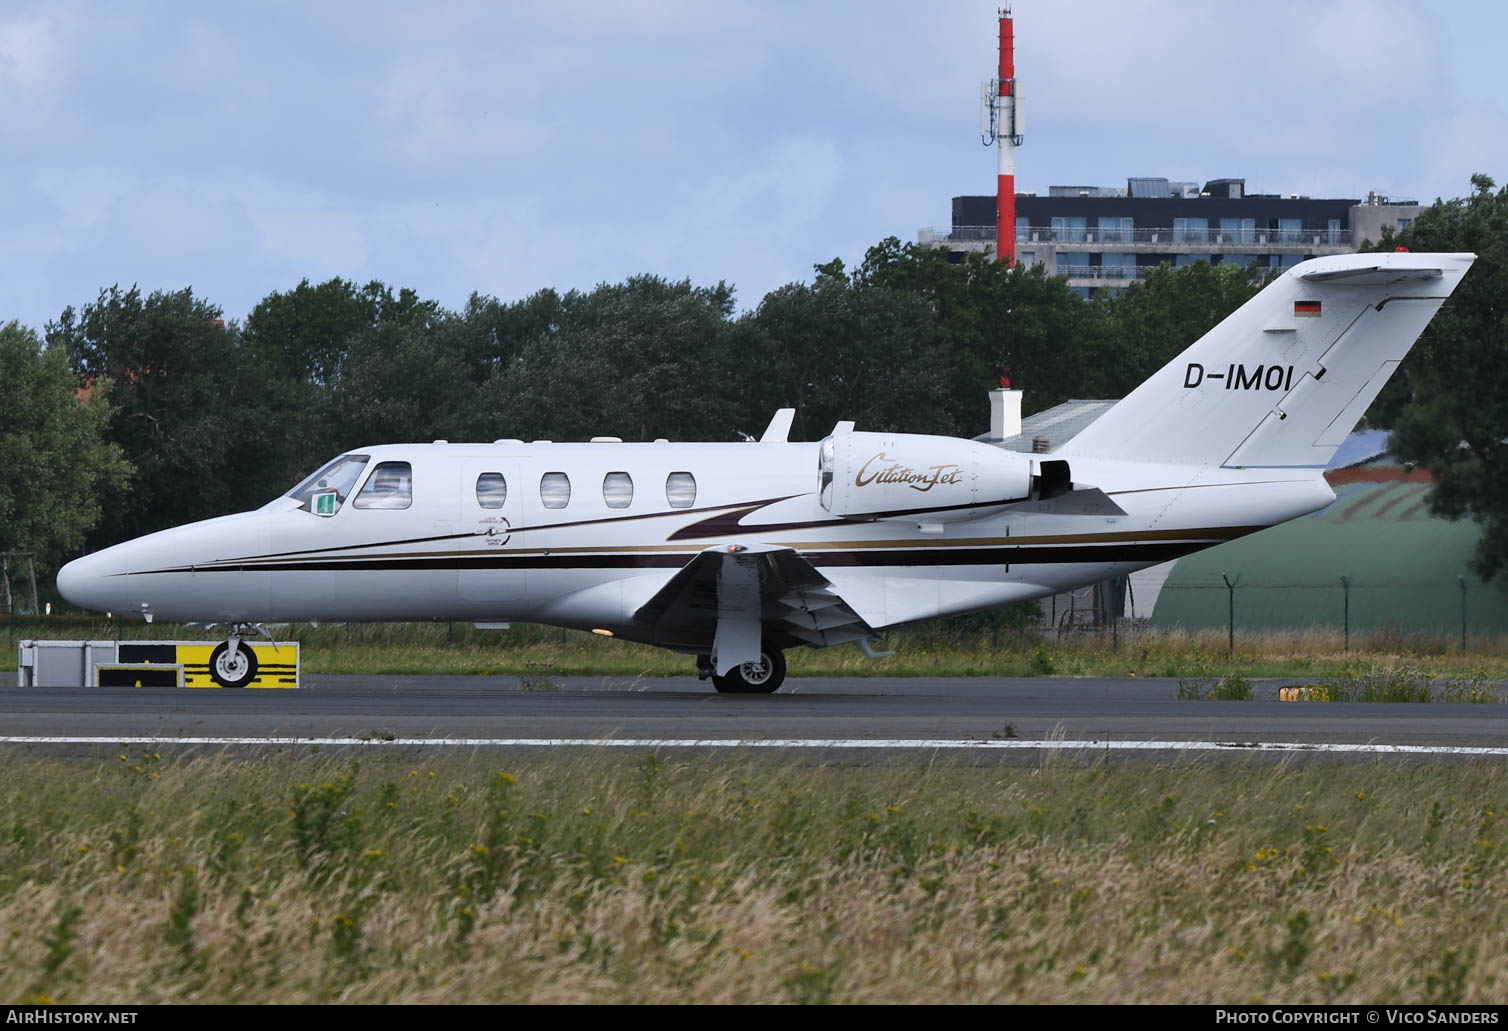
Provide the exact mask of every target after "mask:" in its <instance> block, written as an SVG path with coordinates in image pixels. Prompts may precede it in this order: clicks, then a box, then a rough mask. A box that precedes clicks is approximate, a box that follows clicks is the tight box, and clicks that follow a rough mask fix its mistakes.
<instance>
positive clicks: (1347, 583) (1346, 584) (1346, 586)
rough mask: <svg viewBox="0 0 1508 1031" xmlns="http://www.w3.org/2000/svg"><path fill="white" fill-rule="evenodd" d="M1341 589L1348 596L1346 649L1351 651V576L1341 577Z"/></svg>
mask: <svg viewBox="0 0 1508 1031" xmlns="http://www.w3.org/2000/svg"><path fill="white" fill-rule="evenodd" d="M1340 589H1341V591H1342V592H1343V593H1344V594H1345V597H1346V616H1345V620H1346V624H1345V625H1346V651H1350V650H1351V578H1350V577H1349V576H1343V577H1341V578H1340Z"/></svg>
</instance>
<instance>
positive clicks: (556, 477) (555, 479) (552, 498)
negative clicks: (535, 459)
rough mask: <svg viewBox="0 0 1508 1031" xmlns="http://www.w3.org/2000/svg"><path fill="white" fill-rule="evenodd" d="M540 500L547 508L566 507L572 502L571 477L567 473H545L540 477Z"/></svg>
mask: <svg viewBox="0 0 1508 1031" xmlns="http://www.w3.org/2000/svg"><path fill="white" fill-rule="evenodd" d="M539 501H540V504H542V505H544V506H545V507H546V508H565V507H566V506H567V505H569V504H570V503H571V478H570V477H569V476H567V475H566V474H565V473H545V474H544V475H543V476H541V477H540V478H539Z"/></svg>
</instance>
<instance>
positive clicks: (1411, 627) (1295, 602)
mask: <svg viewBox="0 0 1508 1031" xmlns="http://www.w3.org/2000/svg"><path fill="white" fill-rule="evenodd" d="M1329 477H1330V479H1331V486H1332V487H1333V488H1334V489H1335V492H1336V495H1337V497H1336V500H1335V501H1334V502H1333V503H1332V504H1331V505H1330V506H1329V507H1327V508H1325V509H1322V510H1321V511H1319V512H1316V513H1314V514H1313V515H1309V516H1305V517H1303V518H1300V519H1295V520H1293V521H1292V522H1288V523H1284V524H1282V525H1280V526H1274V527H1272V528H1270V529H1267V530H1263V531H1262V532H1260V533H1255V534H1252V535H1251V536H1249V537H1243V538H1241V539H1239V540H1235V541H1231V542H1229V543H1227V544H1222V545H1220V546H1219V547H1215V548H1211V549H1209V550H1208V551H1202V552H1199V553H1197V554H1194V555H1189V556H1187V557H1185V558H1182V559H1179V560H1178V561H1177V562H1176V563H1175V564H1174V565H1173V568H1172V571H1171V572H1170V573H1169V574H1168V578H1167V580H1166V581H1164V582H1163V585H1162V589H1161V591H1160V592H1159V593H1158V595H1157V603H1156V607H1155V608H1154V609H1153V612H1152V623H1153V625H1154V626H1162V627H1171V626H1184V627H1190V628H1194V627H1211V626H1218V627H1224V626H1225V625H1226V619H1227V615H1228V609H1227V605H1228V603H1229V599H1228V597H1227V591H1226V585H1225V580H1224V579H1222V574H1224V575H1225V576H1227V577H1229V578H1230V579H1231V580H1233V581H1236V588H1235V622H1236V626H1237V628H1239V629H1248V630H1252V629H1296V628H1304V627H1309V626H1314V625H1317V624H1318V625H1329V626H1340V625H1341V623H1342V621H1343V618H1344V612H1345V606H1346V590H1345V588H1344V587H1343V585H1342V582H1341V577H1346V578H1347V579H1348V580H1349V581H1350V590H1349V594H1350V623H1351V628H1352V629H1353V630H1362V631H1367V630H1378V629H1383V628H1389V629H1397V630H1400V631H1405V632H1418V633H1429V634H1440V635H1446V634H1449V635H1455V634H1458V633H1460V630H1461V605H1462V588H1461V580H1460V579H1458V578H1460V577H1464V578H1465V583H1466V591H1465V603H1466V621H1467V626H1468V630H1469V631H1471V632H1480V631H1500V630H1504V629H1508V597H1505V595H1504V592H1503V590H1502V589H1501V588H1500V587H1498V586H1497V585H1495V584H1483V583H1481V582H1480V581H1479V580H1477V579H1476V578H1475V577H1473V576H1472V575H1471V573H1470V571H1469V564H1470V561H1471V556H1472V553H1473V551H1474V549H1475V548H1476V543H1477V539H1478V537H1479V534H1480V530H1479V528H1478V527H1477V525H1476V523H1474V522H1472V521H1470V520H1462V521H1460V522H1455V523H1452V522H1448V521H1446V520H1443V519H1439V518H1436V517H1434V516H1432V515H1431V514H1430V512H1429V508H1428V505H1427V498H1428V494H1429V490H1430V487H1431V484H1430V482H1429V480H1428V478H1427V477H1426V476H1424V475H1423V474H1422V473H1413V474H1405V473H1404V472H1403V471H1402V470H1401V469H1396V468H1392V469H1390V468H1357V469H1343V470H1337V471H1335V472H1333V473H1331V474H1329ZM1237 577H1239V578H1240V579H1239V580H1237Z"/></svg>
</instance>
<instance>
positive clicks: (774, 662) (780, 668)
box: [696, 644, 785, 694]
mask: <svg viewBox="0 0 1508 1031" xmlns="http://www.w3.org/2000/svg"><path fill="white" fill-rule="evenodd" d="M696 674H697V676H698V677H699V678H700V679H702V680H706V679H708V678H711V680H712V686H713V687H715V688H717V690H718V693H719V694H772V693H773V692H774V691H775V689H776V688H778V687H779V686H780V685H781V684H783V683H785V653H784V652H782V651H781V650H780V649H779V648H774V647H771V646H770V645H768V644H767V645H764V646H763V647H762V648H761V650H760V653H759V661H758V662H745V663H744V664H743V665H741V666H734V667H733V668H732V669H730V670H728V672H727V673H725V674H723V675H722V676H718V675H717V674H716V673H714V672H712V656H710V655H698V656H697V657H696Z"/></svg>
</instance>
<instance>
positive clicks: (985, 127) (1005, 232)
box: [979, 5, 1023, 265]
mask: <svg viewBox="0 0 1508 1031" xmlns="http://www.w3.org/2000/svg"><path fill="white" fill-rule="evenodd" d="M999 10H1000V75H999V78H995V79H991V80H990V81H989V82H986V83H984V84H983V85H982V86H981V87H980V90H979V134H980V137H981V140H982V142H983V143H984V145H985V146H986V147H988V146H989V145H990V144H991V143H994V144H996V145H997V146H998V147H999V148H1000V165H999V168H998V170H997V176H996V185H995V191H996V192H995V257H996V258H998V259H999V260H1000V261H1008V262H1010V263H1011V264H1012V265H1014V264H1015V263H1016V148H1017V147H1019V146H1021V141H1022V138H1023V137H1022V129H1021V126H1022V121H1021V84H1020V83H1019V82H1017V81H1016V30H1015V26H1014V25H1012V23H1011V9H1010V6H1009V5H1007V6H1005V7H1002V8H1000V9H999Z"/></svg>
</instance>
